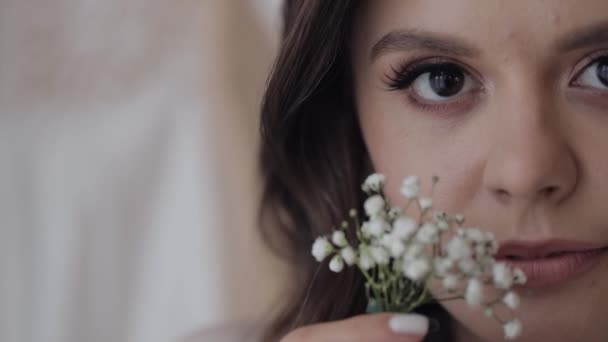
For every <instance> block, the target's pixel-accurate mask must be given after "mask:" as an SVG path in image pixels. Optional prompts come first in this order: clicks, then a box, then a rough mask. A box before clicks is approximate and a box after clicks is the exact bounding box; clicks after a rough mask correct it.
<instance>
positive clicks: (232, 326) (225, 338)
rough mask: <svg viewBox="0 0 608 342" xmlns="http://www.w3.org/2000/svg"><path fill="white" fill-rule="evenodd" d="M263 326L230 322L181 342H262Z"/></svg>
mask: <svg viewBox="0 0 608 342" xmlns="http://www.w3.org/2000/svg"><path fill="white" fill-rule="evenodd" d="M262 328H263V326H262V324H259V323H253V322H230V323H223V324H218V325H214V326H210V327H206V328H203V329H201V330H199V331H197V332H195V333H194V334H192V335H190V336H188V337H186V338H185V339H183V340H181V341H180V342H262V341H261V337H260V335H261V332H262Z"/></svg>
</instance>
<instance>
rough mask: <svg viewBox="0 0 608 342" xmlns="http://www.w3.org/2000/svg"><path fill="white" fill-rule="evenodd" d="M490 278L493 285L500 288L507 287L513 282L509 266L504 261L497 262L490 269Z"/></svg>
mask: <svg viewBox="0 0 608 342" xmlns="http://www.w3.org/2000/svg"><path fill="white" fill-rule="evenodd" d="M492 280H493V281H494V286H496V287H498V288H500V289H509V288H510V287H511V285H512V284H513V273H512V271H511V268H510V267H509V266H508V265H507V264H505V263H504V262H497V263H495V264H494V267H493V269H492Z"/></svg>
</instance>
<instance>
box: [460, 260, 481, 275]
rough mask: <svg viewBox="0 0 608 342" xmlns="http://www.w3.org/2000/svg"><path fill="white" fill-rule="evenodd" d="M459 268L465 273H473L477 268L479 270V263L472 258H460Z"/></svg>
mask: <svg viewBox="0 0 608 342" xmlns="http://www.w3.org/2000/svg"><path fill="white" fill-rule="evenodd" d="M458 268H460V270H461V271H462V273H464V274H467V275H473V274H474V272H475V270H477V263H476V262H475V260H473V259H472V258H465V259H460V260H459V261H458Z"/></svg>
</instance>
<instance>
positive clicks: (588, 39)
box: [556, 21, 608, 52]
mask: <svg viewBox="0 0 608 342" xmlns="http://www.w3.org/2000/svg"><path fill="white" fill-rule="evenodd" d="M602 43H608V21H604V22H600V23H599V24H594V25H591V26H589V27H585V28H582V29H580V30H577V31H574V32H572V33H569V34H566V36H565V37H563V38H562V39H560V40H559V41H558V42H557V44H556V47H557V50H558V51H560V52H567V51H572V50H578V49H581V48H585V47H588V46H593V45H598V44H602Z"/></svg>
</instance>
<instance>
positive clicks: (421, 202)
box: [418, 197, 433, 210]
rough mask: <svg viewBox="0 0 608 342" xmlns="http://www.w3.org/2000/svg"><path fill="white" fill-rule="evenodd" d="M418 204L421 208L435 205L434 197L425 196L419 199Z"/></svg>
mask: <svg viewBox="0 0 608 342" xmlns="http://www.w3.org/2000/svg"><path fill="white" fill-rule="evenodd" d="M418 204H419V205H420V209H422V210H427V209H429V208H430V207H431V206H433V199H432V198H429V197H423V198H421V199H419V200H418Z"/></svg>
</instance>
